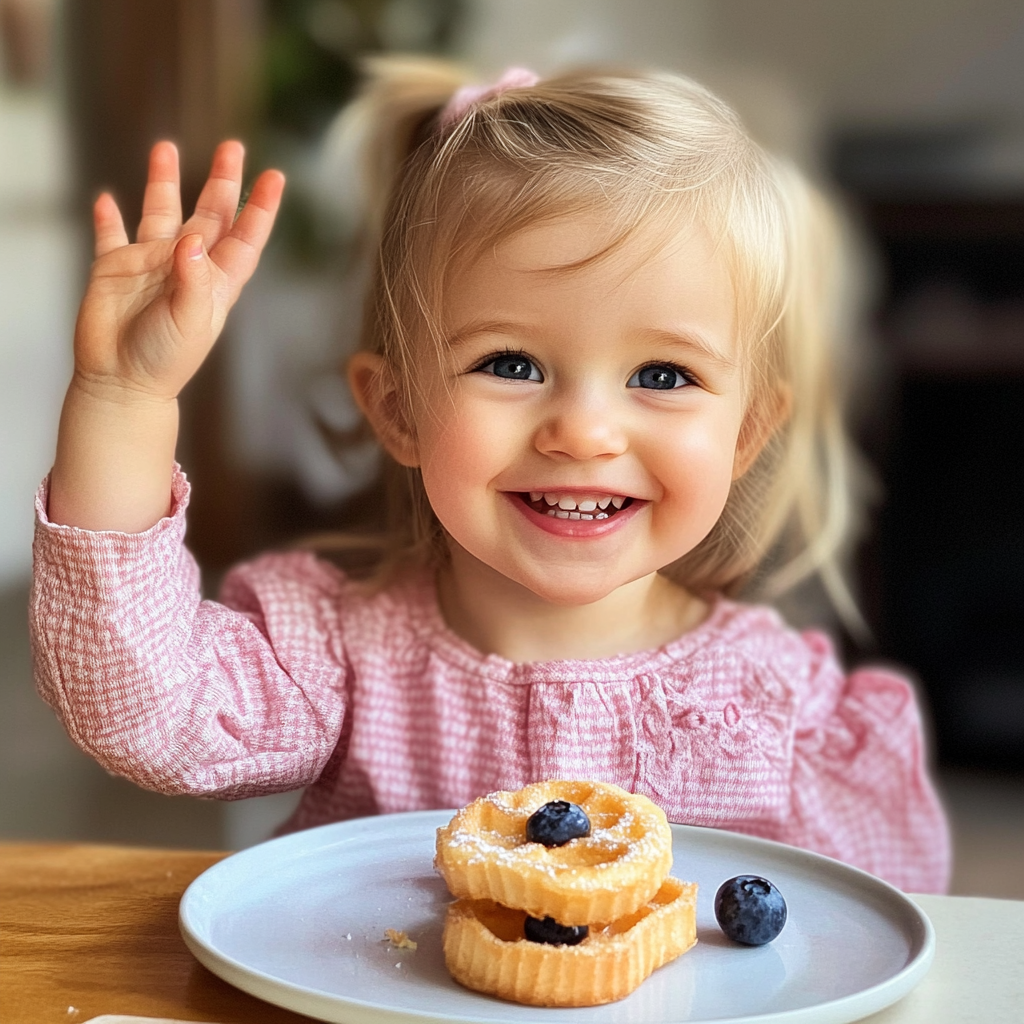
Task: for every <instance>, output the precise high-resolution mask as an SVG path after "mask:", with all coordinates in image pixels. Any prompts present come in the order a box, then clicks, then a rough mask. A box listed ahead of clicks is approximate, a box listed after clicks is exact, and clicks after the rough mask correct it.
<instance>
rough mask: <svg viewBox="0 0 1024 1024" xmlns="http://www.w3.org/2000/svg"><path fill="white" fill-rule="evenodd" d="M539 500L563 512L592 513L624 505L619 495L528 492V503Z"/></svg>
mask: <svg viewBox="0 0 1024 1024" xmlns="http://www.w3.org/2000/svg"><path fill="white" fill-rule="evenodd" d="M541 498H543V499H544V501H545V502H546V503H547V504H548V505H551V506H555V505H557V506H558V507H559V508H560V509H561V510H562V511H563V512H593V511H595V510H596V509H599V508H600V509H605V508H607V507H608V506H609V505H614V506H615V507H616V508H622V506H623V505H624V504H625V503H626V499H625V497H623V496H622V495H621V494H585V495H578V494H562V493H560V492H558V491H530V501H540V500H541Z"/></svg>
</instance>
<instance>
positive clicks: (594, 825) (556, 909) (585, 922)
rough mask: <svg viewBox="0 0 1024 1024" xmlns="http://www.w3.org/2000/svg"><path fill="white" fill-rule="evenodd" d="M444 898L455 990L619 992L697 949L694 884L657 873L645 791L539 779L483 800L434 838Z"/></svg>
mask: <svg viewBox="0 0 1024 1024" xmlns="http://www.w3.org/2000/svg"><path fill="white" fill-rule="evenodd" d="M435 865H436V866H437V868H438V870H439V871H440V873H441V874H442V875H443V877H444V879H445V881H446V882H447V884H448V888H449V889H450V890H451V892H452V895H454V896H456V897H458V898H457V899H456V901H455V902H454V903H453V904H451V906H450V907H449V908H448V915H447V918H446V921H445V929H444V955H445V961H446V963H447V965H448V969H449V970H450V971H451V973H452V976H453V977H454V978H455V980H456V981H458V982H460V983H461V984H463V985H465V986H466V987H467V988H471V989H475V990H477V991H479V992H486V993H489V994H491V995H496V996H499V997H500V998H502V999H510V1000H514V1001H515V1002H519V1003H530V1004H533V1005H537V1006H595V1005H597V1004H599V1003H608V1002H612V1001H613V1000H615V999H621V998H622V997H623V996H626V995H628V994H629V993H630V992H632V991H633V989H635V988H636V987H637V985H639V984H640V982H641V981H643V980H644V978H646V977H647V976H648V975H649V974H651V972H652V971H654V970H656V969H657V968H658V967H661V966H662V964H665V963H668V961H669V960H673V959H675V957H677V956H679V955H680V954H681V953H685V952H686V950H688V949H689V948H690V947H691V946H692V945H693V944H694V942H696V935H697V930H696V898H697V886H696V885H694V884H692V883H688V882H681V881H679V880H678V879H676V878H672V877H670V876H669V874H668V872H669V868H670V867H671V866H672V833H671V830H670V829H669V826H668V822H667V820H666V818H665V814H664V812H663V811H662V810H661V809H660V808H659V807H657V806H656V805H655V804H654V803H652V802H651V801H650V800H648V799H647V798H646V797H643V796H638V795H635V794H631V793H627V792H626V791H625V790H623V789H620V788H619V787H618V786H612V785H609V784H607V783H597V782H567V781H552V782H541V783H536V784H534V785H531V786H526V787H525V788H524V789H521V790H517V791H514V792H505V791H502V792H497V793H491V794H490V795H489V796H486V797H481V798H480V799H479V800H476V801H474V802H473V803H471V804H470V805H469V806H468V807H465V808H463V810H461V811H459V813H458V814H456V815H455V817H454V818H453V819H452V820H451V822H450V823H449V824H448V825H446V826H445V827H444V828H440V829H438V833H437V856H436V858H435Z"/></svg>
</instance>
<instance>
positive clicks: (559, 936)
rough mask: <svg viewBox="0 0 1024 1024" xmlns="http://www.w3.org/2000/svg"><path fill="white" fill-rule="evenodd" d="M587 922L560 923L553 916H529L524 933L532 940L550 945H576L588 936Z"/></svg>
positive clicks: (524, 926)
mask: <svg viewBox="0 0 1024 1024" xmlns="http://www.w3.org/2000/svg"><path fill="white" fill-rule="evenodd" d="M588 931H589V929H588V928H587V926H586V925H585V924H559V923H558V922H557V921H556V920H555V919H554V918H553V917H545V918H539V917H527V919H526V923H525V924H524V925H523V934H524V935H525V936H526V937H527V938H528V939H529V940H530V941H531V942H545V943H547V944H548V945H549V946H575V945H576V944H577V943H579V942H582V941H583V940H584V939H585V938H586V937H587V932H588Z"/></svg>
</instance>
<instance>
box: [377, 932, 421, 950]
mask: <svg viewBox="0 0 1024 1024" xmlns="http://www.w3.org/2000/svg"><path fill="white" fill-rule="evenodd" d="M384 939H385V941H386V942H390V943H391V945H392V946H394V947H395V949H415V948H416V943H415V942H414V941H413V940H412V939H410V938H409V936H408V935H406V934H405V932H400V931H397V930H396V929H395V928H385V929H384Z"/></svg>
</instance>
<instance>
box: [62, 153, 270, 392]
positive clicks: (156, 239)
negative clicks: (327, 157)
mask: <svg viewBox="0 0 1024 1024" xmlns="http://www.w3.org/2000/svg"><path fill="white" fill-rule="evenodd" d="M241 170H242V147H241V146H240V145H239V144H238V143H231V142H229V143H223V144H222V145H221V146H220V147H218V149H217V153H216V154H215V156H214V161H213V167H212V169H211V172H210V177H209V179H208V180H207V182H206V185H205V187H204V188H203V191H202V194H201V195H200V198H199V201H198V203H197V204H196V211H195V213H194V214H193V215H192V217H191V218H189V220H188V221H186V222H185V223H184V224H183V223H182V219H181V201H180V198H179V184H178V164H177V152H176V151H175V150H174V147H173V146H171V145H170V144H169V143H160V144H158V145H157V146H156V147H154V149H153V153H152V155H151V158H150V169H149V180H148V182H147V187H146V197H145V201H144V204H143V215H142V220H141V222H140V224H139V231H138V241H136V242H135V243H134V244H129V242H128V238H127V235H126V233H125V230H124V226H123V223H122V221H121V216H120V213H119V211H118V210H117V207H116V205H115V204H114V202H113V200H112V199H111V198H110V197H109V196H101V197H100V199H99V200H98V201H97V203H96V209H95V222H96V262H95V263H94V265H93V271H92V277H91V280H90V283H89V288H88V291H87V292H86V296H85V299H84V301H83V303H82V309H81V312H80V314H79V318H78V326H77V329H76V332H75V366H76V373H78V374H79V376H81V377H83V378H85V379H88V380H89V381H90V382H93V383H102V384H103V385H112V386H115V387H118V388H128V389H130V390H132V391H140V392H145V393H149V394H153V395H156V396H159V397H173V396H175V395H177V393H178V392H179V391H180V390H181V388H182V387H183V386H184V385H185V383H186V382H187V381H188V379H189V378H190V377H191V376H192V374H193V373H195V371H196V369H197V368H198V367H199V365H200V363H201V362H202V361H203V359H204V358H205V356H206V354H207V353H208V352H209V350H210V348H211V347H212V345H213V343H214V342H215V341H216V339H217V336H218V335H219V334H220V331H221V328H222V327H223V326H224V320H225V318H226V317H227V314H228V311H229V310H230V308H231V306H232V305H233V304H234V302H235V300H236V299H237V298H238V294H239V292H240V291H241V289H242V286H243V285H244V284H245V282H246V281H247V280H248V279H249V277H250V276H251V275H252V272H253V271H254V270H255V268H256V264H257V262H258V260H259V256H260V253H261V251H262V249H263V246H264V245H265V243H266V240H267V237H268V236H269V234H270V228H271V226H272V225H273V221H274V216H275V214H276V212H277V207H278V204H279V202H280V196H281V189H282V186H283V178H282V177H281V175H280V174H278V173H277V172H275V171H268V172H265V173H264V174H262V175H261V176H260V177H259V179H258V180H257V181H256V184H255V186H254V187H253V191H252V195H251V197H250V199H249V201H248V203H247V204H246V206H245V208H244V209H243V211H242V213H241V214H240V215H239V216H238V218H237V220H236V219H235V211H236V209H237V205H238V197H239V192H240V188H241ZM200 240H201V243H202V246H201V248H200V244H199V243H200ZM189 249H194V250H196V251H197V253H198V256H197V258H196V259H190V258H189V252H188V250H189Z"/></svg>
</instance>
